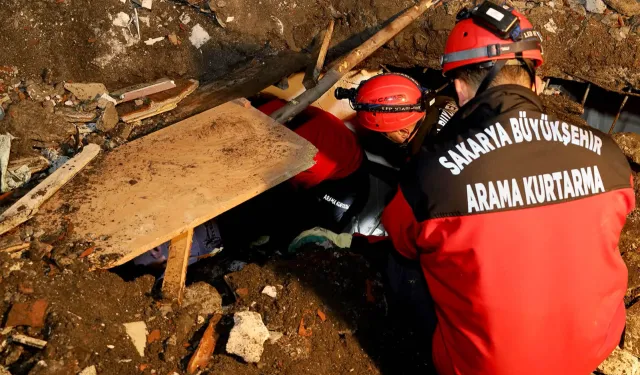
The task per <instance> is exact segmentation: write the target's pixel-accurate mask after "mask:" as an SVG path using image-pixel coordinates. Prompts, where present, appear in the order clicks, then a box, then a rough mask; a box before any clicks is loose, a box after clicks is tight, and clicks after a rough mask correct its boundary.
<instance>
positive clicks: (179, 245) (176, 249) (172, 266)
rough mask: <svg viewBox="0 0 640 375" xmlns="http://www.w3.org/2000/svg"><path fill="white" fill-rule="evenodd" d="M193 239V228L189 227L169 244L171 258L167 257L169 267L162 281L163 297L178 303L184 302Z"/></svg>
mask: <svg viewBox="0 0 640 375" xmlns="http://www.w3.org/2000/svg"><path fill="white" fill-rule="evenodd" d="M192 241H193V228H189V229H187V231H186V232H184V233H181V234H180V235H179V236H178V237H176V238H173V239H172V240H171V245H169V259H167V269H166V271H165V273H164V281H163V282H162V297H163V298H164V299H165V300H168V301H171V302H175V303H177V304H178V305H181V304H182V295H183V293H184V282H185V281H186V279H187V266H188V265H189V253H190V251H191V242H192Z"/></svg>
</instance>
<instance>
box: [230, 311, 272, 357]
mask: <svg viewBox="0 0 640 375" xmlns="http://www.w3.org/2000/svg"><path fill="white" fill-rule="evenodd" d="M233 321H234V326H233V328H232V329H231V333H230V334H229V341H227V353H230V354H235V355H238V356H240V357H242V359H244V360H245V361H246V362H254V363H255V362H260V357H261V356H262V352H263V351H264V342H265V341H267V339H268V338H269V330H268V329H267V327H265V325H264V323H263V322H262V317H261V316H260V314H258V313H257V312H252V311H242V312H237V313H235V314H234V315H233Z"/></svg>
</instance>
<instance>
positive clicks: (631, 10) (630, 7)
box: [604, 0, 640, 17]
mask: <svg viewBox="0 0 640 375" xmlns="http://www.w3.org/2000/svg"><path fill="white" fill-rule="evenodd" d="M604 2H605V3H607V5H608V6H610V7H611V8H613V9H614V10H615V11H616V12H618V13H621V14H624V15H625V16H627V17H633V16H637V15H639V14H640V1H638V0H605V1H604Z"/></svg>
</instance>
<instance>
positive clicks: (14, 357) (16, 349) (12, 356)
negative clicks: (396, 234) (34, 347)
mask: <svg viewBox="0 0 640 375" xmlns="http://www.w3.org/2000/svg"><path fill="white" fill-rule="evenodd" d="M22 353H24V347H23V346H17V345H14V346H13V349H11V351H10V352H9V354H7V355H6V357H5V359H4V365H5V366H11V365H12V364H14V363H16V362H17V361H18V360H19V359H20V356H22ZM1 368H3V367H2V366H0V369H1ZM1 374H2V372H0V375H1ZM9 375H11V374H9Z"/></svg>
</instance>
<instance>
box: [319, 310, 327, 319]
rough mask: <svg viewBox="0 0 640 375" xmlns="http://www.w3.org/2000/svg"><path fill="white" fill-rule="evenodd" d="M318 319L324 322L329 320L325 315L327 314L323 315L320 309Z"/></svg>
mask: <svg viewBox="0 0 640 375" xmlns="http://www.w3.org/2000/svg"><path fill="white" fill-rule="evenodd" d="M318 317H319V318H320V320H322V321H323V322H324V321H326V320H327V316H326V315H325V313H323V312H322V311H320V309H318Z"/></svg>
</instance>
